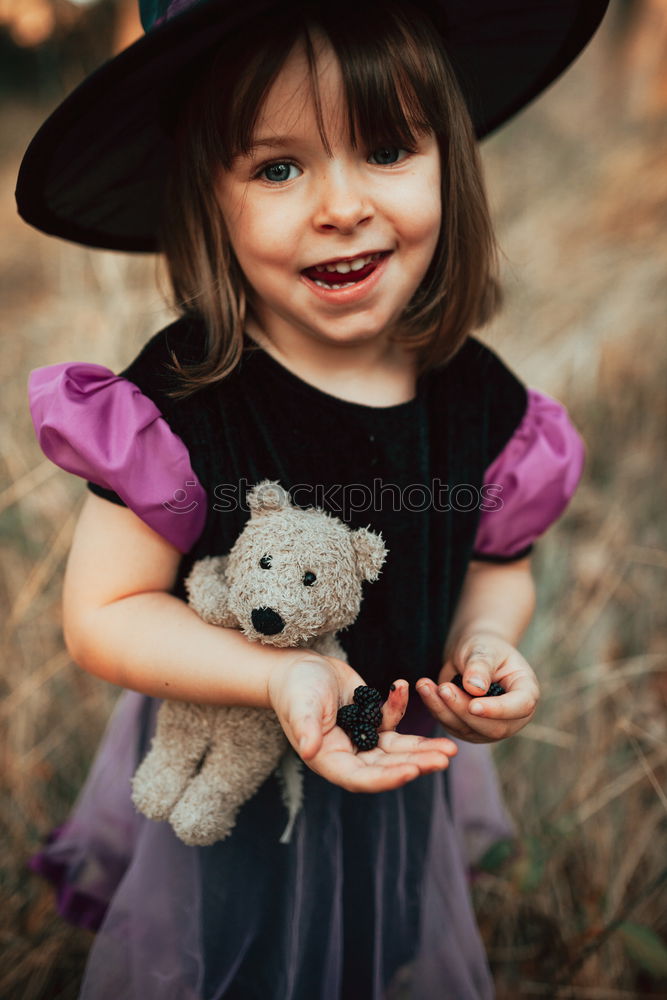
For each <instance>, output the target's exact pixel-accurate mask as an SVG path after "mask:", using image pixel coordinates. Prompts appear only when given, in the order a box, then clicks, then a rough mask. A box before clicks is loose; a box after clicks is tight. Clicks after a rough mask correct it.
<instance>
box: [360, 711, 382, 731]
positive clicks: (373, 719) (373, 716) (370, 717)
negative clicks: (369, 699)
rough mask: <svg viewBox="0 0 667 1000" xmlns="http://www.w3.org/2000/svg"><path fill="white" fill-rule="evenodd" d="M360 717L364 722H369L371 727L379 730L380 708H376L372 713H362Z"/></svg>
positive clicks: (380, 723)
mask: <svg viewBox="0 0 667 1000" xmlns="http://www.w3.org/2000/svg"><path fill="white" fill-rule="evenodd" d="M362 715H363V717H364V718H365V719H366V721H367V722H370V723H371V725H373V726H375V728H376V729H379V728H380V726H381V725H382V709H381V708H376V709H375V710H374V711H373V712H362Z"/></svg>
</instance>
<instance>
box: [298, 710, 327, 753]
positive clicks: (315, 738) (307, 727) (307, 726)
mask: <svg viewBox="0 0 667 1000" xmlns="http://www.w3.org/2000/svg"><path fill="white" fill-rule="evenodd" d="M290 725H291V727H292V732H293V733H294V739H295V741H296V750H297V752H298V754H299V756H301V757H303V758H304V760H306V759H309V758H311V757H313V756H314V755H315V754H316V753H317V752H318V751H319V750H320V748H321V746H322V736H323V733H322V722H321V719H320V717H319V716H318V715H316V714H315V713H314V712H312V711H303V712H302V713H300V714H299V715H297V716H296V717H293V718H292V719H290Z"/></svg>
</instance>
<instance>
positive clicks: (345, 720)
mask: <svg viewBox="0 0 667 1000" xmlns="http://www.w3.org/2000/svg"><path fill="white" fill-rule="evenodd" d="M360 722H363V717H362V714H361V710H360V708H359V706H358V705H343V707H342V708H339V709H338V715H337V716H336V724H337V725H339V726H340V728H341V729H343V730H345V732H346V733H348V734H349V732H350V729H351V728H352V726H356V725H357V724H358V723H360Z"/></svg>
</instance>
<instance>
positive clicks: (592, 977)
mask: <svg viewBox="0 0 667 1000" xmlns="http://www.w3.org/2000/svg"><path fill="white" fill-rule="evenodd" d="M621 8H622V10H625V9H626V8H625V5H618V6H617V7H614V6H612V12H611V15H612V16H610V18H609V21H608V23H607V24H606V25H605V30H603V31H602V32H601V33H600V35H599V37H598V38H597V39H596V40H595V42H594V44H593V45H592V46H591V47H590V49H589V50H588V51H587V53H586V54H585V55H584V57H583V58H582V59H581V60H580V62H579V63H578V64H577V66H576V67H575V68H574V69H573V70H572V72H571V73H570V74H569V75H568V76H567V77H566V78H565V79H563V80H562V81H561V82H559V83H558V84H557V85H556V86H555V87H554V88H552V90H551V91H550V92H549V93H548V94H547V95H546V96H545V97H544V98H543V99H541V100H540V101H539V102H538V103H537V104H536V105H535V106H534V107H533V108H531V109H530V110H529V111H527V112H526V113H524V115H523V116H521V118H520V119H519V120H517V121H516V122H514V123H512V125H511V126H509V127H508V128H506V129H505V130H504V131H503V132H502V133H501V134H500V135H498V136H496V137H494V138H493V139H492V140H490V141H489V142H487V143H486V144H485V148H484V156H485V160H486V166H487V173H488V179H489V188H490V193H491V198H492V202H493V207H494V213H495V216H496V219H497V221H498V229H499V237H500V243H501V246H502V250H503V255H504V256H503V270H504V284H505V289H506V296H507V305H506V309H505V311H504V313H503V315H502V317H500V319H499V320H498V321H497V322H496V323H495V324H494V325H493V327H492V328H491V329H489V330H488V331H485V333H484V337H485V339H487V341H488V342H489V343H490V344H491V345H492V346H494V347H495V348H496V349H498V350H499V351H500V352H501V354H502V355H503V356H504V357H505V358H506V359H507V360H508V362H509V363H510V364H511V365H512V366H513V367H514V368H515V369H516V371H517V372H518V373H519V374H520V375H521V376H522V377H523V378H524V379H525V381H527V382H528V383H529V384H530V385H533V386H535V387H536V388H539V389H542V390H544V391H547V392H550V393H552V394H553V395H555V396H557V397H558V398H559V399H561V400H562V401H563V402H564V403H565V404H566V405H567V406H568V409H569V411H570V414H571V416H572V418H573V419H574V422H575V424H576V425H577V426H578V428H579V429H580V431H581V433H582V435H583V437H584V438H585V441H586V444H587V449H588V462H587V467H586V471H585V475H584V479H583V481H582V484H581V486H580V489H579V491H578V493H577V494H576V497H575V499H574V501H573V503H572V504H571V506H570V508H569V509H568V511H567V514H566V515H565V517H564V518H563V519H562V520H561V521H560V522H559V523H558V524H557V525H556V526H555V527H554V528H552V529H551V530H550V531H549V533H548V534H547V535H546V536H545V537H544V539H543V540H542V541H541V542H540V543H539V544H538V545H537V547H536V554H535V558H534V566H535V574H536V578H537V582H538V590H539V607H538V610H537V613H536V616H535V619H534V621H533V624H532V625H531V627H530V629H529V631H528V633H527V635H526V637H525V639H524V641H523V643H522V650H523V652H524V655H525V656H526V657H527V659H528V660H529V662H530V663H531V664H532V665H533V666H534V668H535V670H536V671H537V673H538V675H539V676H540V678H541V681H542V689H543V697H542V702H541V705H540V708H539V710H538V714H537V717H536V719H535V721H534V722H533V723H531V724H530V725H529V726H528V727H527V728H526V729H524V730H523V731H522V733H521V734H520V735H518V736H517V737H515V738H514V739H512V740H510V741H509V742H506V743H503V744H502V745H499V746H498V747H497V748H496V749H495V758H496V762H497V766H498V769H499V772H500V776H501V780H502V783H503V788H504V792H505V795H506V799H507V802H508V805H509V808H510V811H511V812H512V814H513V816H514V817H515V820H516V824H517V830H518V836H517V841H516V842H515V843H514V844H513V845H507V844H499V845H496V846H495V847H494V848H493V849H492V850H491V851H490V852H489V853H488V854H487V856H486V858H485V859H484V862H483V864H482V866H481V868H480V870H479V871H477V872H476V874H475V877H474V881H473V893H474V899H475V904H476V907H477V912H478V917H479V921H480V925H481V928H482V932H483V935H484V938H485V941H486V943H487V946H488V950H489V955H490V959H491V962H492V965H493V969H494V974H495V977H496V983H497V990H498V996H499V1000H515V998H517V997H523V996H526V997H530V996H533V997H563V998H565V997H568V998H591V1000H593V998H599V1000H613V998H616V997H618V998H632V997H644V996H652V997H663V998H665V997H667V943H666V942H667V889H666V886H667V869H666V865H667V850H666V847H667V836H666V829H665V828H666V818H667V793H666V790H665V774H666V770H667V768H666V764H667V723H666V702H667V603H666V602H665V598H664V594H665V591H666V589H667V523H666V519H665V497H666V496H667V474H666V472H665V465H666V463H665V451H666V448H665V445H666V440H665V439H666V428H667V392H666V386H667V329H666V327H667V323H666V322H665V315H666V314H667V286H666V284H665V280H664V276H665V273H666V271H667V209H666V204H667V199H666V197H665V196H666V195H667V171H665V169H664V164H665V162H666V160H667V119H666V116H665V106H664V103H665V102H663V101H662V100H661V98H660V94H661V93H663V90H661V89H660V88H661V87H663V84H664V80H661V77H660V70H659V68H658V69H656V70H655V72H654V73H650V72H648V71H647V68H646V60H645V59H644V60H642V59H638V58H637V56H636V51H637V47H638V46H640V47H641V46H642V45H644V46H646V45H647V44H648V43H647V42H646V41H645V39H648V40H649V41H650V42H651V44H654V36H655V30H654V29H652V30H648V29H647V24H646V18H647V17H649V15H650V17H651V18H653V17H654V15H655V11H656V10H658V11H659V10H660V9H663V10H664V3H663V4H662V6H661V4H660V2H659V0H651V2H646V3H644V4H636V5H635V8H634V9H635V11H636V13H638V14H639V15H642V16H641V17H639V19H638V21H637V22H636V23H634V22H630V23H629V24H623V23H622V17H621V13H622V10H621ZM653 24H654V22H653V21H651V22H650V25H649V27H650V26H651V25H653ZM643 51H647V50H646V49H644V50H643ZM638 67H640V68H641V72H639V69H638ZM656 89H657V96H656ZM42 113H43V109H38V108H35V107H32V106H29V105H19V104H16V103H13V104H11V105H9V106H6V107H4V108H3V109H2V111H1V113H0V114H1V116H0V135H1V136H2V140H1V143H2V145H1V147H0V154H1V156H2V159H1V162H0V182H1V184H2V189H1V192H0V199H1V200H0V225H1V226H2V234H3V239H2V240H1V241H0V287H1V290H2V313H1V317H2V318H1V322H2V326H3V328H4V329H3V340H2V365H3V372H4V375H5V380H4V388H3V392H2V396H1V398H0V408H1V409H0V413H1V416H0V419H1V420H2V433H0V457H1V460H2V475H3V481H2V484H1V485H0V491H1V492H0V544H1V546H2V572H1V581H2V583H1V585H2V597H3V603H4V606H5V611H6V614H5V623H4V630H3V658H2V664H3V665H2V674H1V677H2V693H3V695H4V698H3V702H2V707H1V709H0V719H1V725H2V729H1V732H2V736H1V743H0V747H1V748H2V776H3V782H2V790H1V791H0V795H1V796H2V798H1V815H2V824H3V835H2V840H1V847H0V873H1V875H0V877H1V880H2V888H3V905H2V909H1V915H0V955H2V959H1V960H0V997H1V998H2V1000H14V998H15V1000H52V998H56V997H58V998H62V1000H69V998H73V997H75V996H76V994H77V988H78V983H79V981H80V975H81V969H82V965H83V962H84V960H85V954H86V951H87V948H88V946H89V943H90V941H89V936H88V935H87V934H86V933H85V932H79V931H75V930H72V929H70V928H68V927H66V926H65V925H64V924H63V923H62V922H61V921H60V920H59V919H58V917H57V916H56V914H55V911H54V906H53V903H52V899H51V893H50V891H49V889H48V888H46V887H45V886H44V885H43V884H42V883H41V882H40V881H39V880H38V879H37V878H36V877H34V876H32V875H30V874H29V873H28V872H27V870H26V859H27V858H28V857H29V855H30V853H31V852H32V851H34V850H35V848H36V847H37V846H38V844H39V842H40V839H41V838H42V837H43V836H44V835H45V834H46V833H47V832H48V831H49V830H50V829H51V828H52V827H53V826H55V825H57V824H59V823H61V822H62V821H63V820H64V819H65V817H66V816H67V814H68V811H69V809H70V807H71V804H72V802H73V800H74V798H75V796H76V794H77V791H78V789H79V788H80V786H81V783H82V781H83V779H84V777H85V774H86V772H87V769H88V767H89V764H90V761H91V757H92V755H93V753H94V750H95V747H96V744H97V742H98V740H99V737H100V734H101V732H102V730H103V727H104V725H105V721H106V719H107V718H108V716H109V712H110V709H111V707H112V705H113V702H114V698H115V696H116V693H117V692H116V691H114V690H112V689H111V688H110V687H109V686H108V685H106V684H104V683H102V682H101V681H98V680H96V679H95V678H93V677H91V676H89V675H87V674H85V673H84V672H83V671H81V670H80V669H79V668H77V667H76V666H74V665H73V664H72V663H71V662H70V660H69V658H68V656H67V653H66V651H65V650H64V646H63V641H62V636H61V628H60V590H61V580H62V573H63V568H64V563H65V558H66V554H67V550H68V545H69V542H70V538H71V535H72V530H73V527H74V523H75V521H76V518H77V514H78V511H79V508H80V506H81V503H82V501H83V497H84V492H85V491H84V487H83V485H82V484H81V483H80V482H78V481H76V480H74V479H73V478H72V477H69V476H67V475H65V474H64V473H61V472H59V471H57V470H56V469H55V468H53V467H52V466H51V465H50V464H49V463H48V462H47V461H46V460H45V459H44V458H43V457H42V455H41V453H40V451H39V449H38V447H37V444H36V442H35V440H34V435H33V432H32V428H31V425H30V422H29V417H28V412H27V406H26V393H25V382H26V377H27V373H28V371H29V370H30V369H31V368H33V367H36V366H38V365H43V364H51V363H55V362H58V361H64V360H71V359H80V360H86V361H94V362H99V363H101V364H105V365H107V366H109V367H111V368H113V369H118V368H120V367H122V366H123V364H124V363H126V362H127V361H128V360H129V359H130V358H131V357H132V356H133V355H134V353H135V352H136V350H137V348H138V347H139V346H140V344H142V343H143V342H144V341H145V340H146V339H147V337H148V336H149V335H150V334H151V333H152V332H153V331H154V330H156V329H158V328H159V326H160V325H161V324H162V323H163V322H164V319H165V317H166V315H167V314H166V310H165V308H164V306H163V304H162V300H161V298H160V294H159V292H158V291H157V290H156V289H155V282H154V270H155V262H154V261H152V260H145V259H136V260H135V259H132V258H129V257H123V256H121V255H113V254H102V253H93V252H88V251H85V250H83V249H81V248H76V247H71V246H67V245H65V244H61V243H59V242H57V241H54V240H50V239H48V238H46V237H43V236H40V235H38V234H36V233H34V232H32V231H31V230H29V229H28V228H27V227H26V226H24V225H22V224H21V223H20V221H19V220H18V219H17V218H16V217H15V215H14V208H13V199H12V190H13V183H14V178H15V172H16V168H17V163H18V158H19V156H20V151H21V149H22V148H23V145H24V144H25V141H26V140H27V139H28V138H29V136H30V134H31V131H32V130H33V129H34V127H35V126H36V125H37V124H38V122H39V119H40V117H41V115H42ZM446 932H447V931H446V928H445V929H443V933H446ZM443 990H444V992H443V997H442V998H434V1000H457V998H449V997H447V995H446V990H445V988H444V987H443Z"/></svg>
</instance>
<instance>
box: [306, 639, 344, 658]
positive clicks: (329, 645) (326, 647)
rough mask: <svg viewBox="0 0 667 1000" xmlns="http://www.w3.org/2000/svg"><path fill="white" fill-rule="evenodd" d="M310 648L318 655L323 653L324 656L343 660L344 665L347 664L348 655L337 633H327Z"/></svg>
mask: <svg viewBox="0 0 667 1000" xmlns="http://www.w3.org/2000/svg"><path fill="white" fill-rule="evenodd" d="M310 648H311V649H314V650H315V652H316V653H321V655H322V656H334V657H335V658H336V659H337V660H343V662H344V663H347V653H346V652H345V650H344V649H343V647H342V646H341V644H340V642H339V641H338V639H337V638H336V633H335V632H327V634H326V635H320V636H318V637H317V639H315V640H314V641H313V643H312V645H311V647H310Z"/></svg>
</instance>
